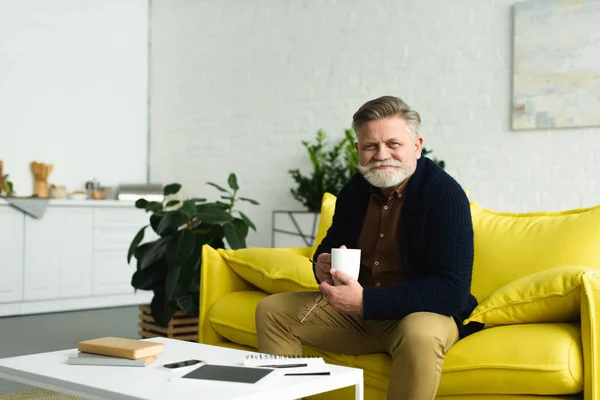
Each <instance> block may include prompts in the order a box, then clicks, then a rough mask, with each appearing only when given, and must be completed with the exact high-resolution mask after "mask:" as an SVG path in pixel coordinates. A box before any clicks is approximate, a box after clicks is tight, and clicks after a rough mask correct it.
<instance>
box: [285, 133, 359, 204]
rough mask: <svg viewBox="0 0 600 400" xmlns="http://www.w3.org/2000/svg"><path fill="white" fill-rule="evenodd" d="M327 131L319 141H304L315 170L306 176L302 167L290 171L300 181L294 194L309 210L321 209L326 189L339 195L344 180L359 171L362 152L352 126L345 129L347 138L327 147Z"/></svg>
mask: <svg viewBox="0 0 600 400" xmlns="http://www.w3.org/2000/svg"><path fill="white" fill-rule="evenodd" d="M326 136H327V135H326V133H325V132H324V131H323V130H322V129H319V131H318V132H317V137H316V141H315V143H309V142H308V141H306V140H303V141H302V145H303V146H304V147H305V148H306V150H307V151H308V155H309V157H310V162H311V164H312V173H311V174H310V175H308V176H305V175H303V174H302V173H301V172H300V170H299V169H291V170H289V173H290V175H291V176H292V178H293V179H294V181H295V182H296V187H295V188H292V189H290V192H291V193H292V196H293V197H294V198H295V199H296V200H298V201H299V202H300V203H302V205H303V206H304V207H306V209H307V210H308V211H311V212H315V213H318V212H320V211H321V200H322V199H323V195H324V194H325V192H329V193H333V194H337V193H338V192H339V190H340V189H341V188H342V186H343V185H344V183H346V182H347V181H348V179H350V177H351V176H352V175H354V173H355V172H356V165H357V164H358V153H357V152H356V149H355V148H354V133H353V131H352V130H351V129H346V130H345V131H344V138H343V139H342V140H340V141H339V142H338V143H337V144H335V145H334V146H333V148H332V149H330V150H328V149H327V141H326Z"/></svg>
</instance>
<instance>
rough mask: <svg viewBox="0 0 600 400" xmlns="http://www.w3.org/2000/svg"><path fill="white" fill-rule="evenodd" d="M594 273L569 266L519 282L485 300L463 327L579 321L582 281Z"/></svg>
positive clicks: (591, 270)
mask: <svg viewBox="0 0 600 400" xmlns="http://www.w3.org/2000/svg"><path fill="white" fill-rule="evenodd" d="M594 271H597V270H595V269H593V268H589V267H580V266H567V267H558V268H553V269H550V270H547V271H542V272H538V273H535V274H531V275H528V276H526V277H523V278H520V279H517V280H516V281H513V282H511V283H509V284H507V285H504V286H503V287H501V288H500V289H498V290H496V291H494V292H493V293H492V294H490V295H489V296H487V297H486V298H485V299H483V300H482V301H481V302H480V303H479V304H478V305H477V307H476V308H475V309H474V310H473V312H472V313H471V315H470V317H469V318H468V319H466V320H465V322H464V323H465V324H467V323H469V322H471V321H477V322H481V323H484V324H493V325H505V324H520V323H541V322H567V321H578V320H579V319H580V310H581V282H582V280H581V277H582V276H583V274H585V273H586V272H594Z"/></svg>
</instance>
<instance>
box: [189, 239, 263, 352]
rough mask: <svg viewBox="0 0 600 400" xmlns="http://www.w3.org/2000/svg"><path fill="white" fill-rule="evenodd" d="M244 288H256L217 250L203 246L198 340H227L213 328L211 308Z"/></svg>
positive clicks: (206, 341) (217, 341)
mask: <svg viewBox="0 0 600 400" xmlns="http://www.w3.org/2000/svg"><path fill="white" fill-rule="evenodd" d="M243 290H256V288H255V287H254V286H253V285H251V284H250V283H249V282H247V281H245V280H244V279H242V278H241V277H240V276H239V275H238V274H236V273H235V272H234V271H233V270H232V269H231V268H230V267H229V265H228V264H227V262H226V261H225V260H224V259H223V257H221V255H220V254H219V252H218V251H217V250H215V249H213V248H212V247H210V246H209V245H204V246H202V265H201V267H200V312H199V316H198V342H200V343H204V344H213V345H214V344H217V343H219V342H223V341H224V340H225V338H223V337H222V336H221V335H219V334H218V333H217V331H215V330H214V329H213V328H212V325H211V324H210V321H209V320H208V317H209V315H210V309H211V308H212V306H213V304H215V302H216V301H217V300H219V299H220V298H221V297H223V296H224V295H226V294H228V293H232V292H239V291H243Z"/></svg>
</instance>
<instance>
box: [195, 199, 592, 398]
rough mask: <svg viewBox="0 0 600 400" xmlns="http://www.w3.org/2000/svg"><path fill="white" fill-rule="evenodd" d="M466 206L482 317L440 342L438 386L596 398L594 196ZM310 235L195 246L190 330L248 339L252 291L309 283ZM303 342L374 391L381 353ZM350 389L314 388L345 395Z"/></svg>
mask: <svg viewBox="0 0 600 400" xmlns="http://www.w3.org/2000/svg"><path fill="white" fill-rule="evenodd" d="M334 208H335V197H334V196H332V195H329V194H328V195H326V196H325V197H324V199H323V207H322V210H321V220H320V222H319V231H318V233H317V239H316V243H317V244H318V243H320V240H321V239H322V238H323V236H324V235H325V233H326V231H327V228H328V227H329V225H330V224H331V218H332V215H333V212H334ZM471 213H472V219H473V227H474V233H475V259H474V269H473V282H472V292H473V294H474V295H475V297H477V299H478V301H479V302H480V304H479V306H478V307H477V308H476V309H475V310H474V311H473V313H472V314H471V316H470V318H471V319H472V320H475V321H479V322H482V323H484V324H485V329H483V330H482V331H480V332H477V333H475V334H473V335H471V336H468V337H466V338H464V339H462V340H460V341H459V342H458V343H457V344H456V345H454V346H453V347H452V348H451V350H450V351H449V352H448V354H447V357H446V361H445V363H444V367H443V374H442V378H441V382H440V387H439V390H438V398H439V399H444V400H456V399H467V400H480V399H498V400H500V399H502V400H505V399H506V400H508V399H520V400H527V399H537V400H546V399H573V398H584V399H585V400H592V399H593V400H600V369H599V367H600V364H599V362H600V358H599V357H600V350H599V345H598V343H597V341H598V340H599V339H600V337H599V334H600V330H599V327H598V322H597V321H598V317H600V314H599V313H600V277H599V276H600V274H598V275H596V273H597V272H600V271H598V269H599V268H600V206H598V207H592V208H586V209H577V210H570V211H564V212H535V213H522V214H518V213H499V212H494V211H491V210H487V209H484V208H482V207H480V206H479V205H477V204H476V203H474V202H471ZM315 247H316V246H315ZM315 247H312V248H294V249H267V248H249V249H240V250H235V251H233V250H224V249H218V250H215V249H213V248H211V247H209V246H204V248H203V250H202V266H201V286H200V318H199V319H200V322H199V329H200V334H199V341H200V342H201V343H207V344H212V345H218V346H226V347H233V348H240V349H246V350H250V351H256V346H257V342H256V331H255V323H254V311H255V308H256V305H257V304H258V302H259V301H260V300H261V299H263V298H264V297H266V296H268V295H269V294H270V293H277V292H284V291H302V290H317V284H316V283H315V281H314V277H313V273H312V267H311V264H310V263H309V262H308V260H307V257H311V256H312V253H313V251H314V249H315ZM304 351H305V353H306V354H310V355H319V356H322V357H324V358H325V359H326V361H327V362H330V363H334V364H340V365H347V366H352V367H357V368H362V369H363V370H364V378H365V398H366V399H369V400H375V399H385V395H386V388H387V384H388V379H389V373H390V365H391V360H390V356H389V355H387V354H383V353H381V354H367V355H360V356H350V355H344V354H334V353H329V352H323V351H321V350H318V349H315V348H310V347H306V348H305V349H304ZM352 391H353V389H352V388H348V389H344V390H338V391H335V392H330V393H326V394H323V395H319V396H315V398H320V399H349V398H353V397H352V396H353V393H352ZM540 396H543V397H540Z"/></svg>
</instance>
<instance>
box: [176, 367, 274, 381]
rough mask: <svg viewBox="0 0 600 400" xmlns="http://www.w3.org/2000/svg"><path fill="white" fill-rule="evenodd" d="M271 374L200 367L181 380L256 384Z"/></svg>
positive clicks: (257, 370) (257, 369) (258, 370)
mask: <svg viewBox="0 0 600 400" xmlns="http://www.w3.org/2000/svg"><path fill="white" fill-rule="evenodd" d="M271 372H273V370H272V369H268V368H249V367H236V366H233V365H212V364H205V365H202V366H200V367H198V368H196V369H195V370H193V371H192V372H190V373H188V374H187V375H184V376H182V378H191V379H206V380H209V381H227V382H239V383H256V382H258V381H259V380H261V379H262V378H264V377H265V376H267V375H269V374H270V373H271Z"/></svg>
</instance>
